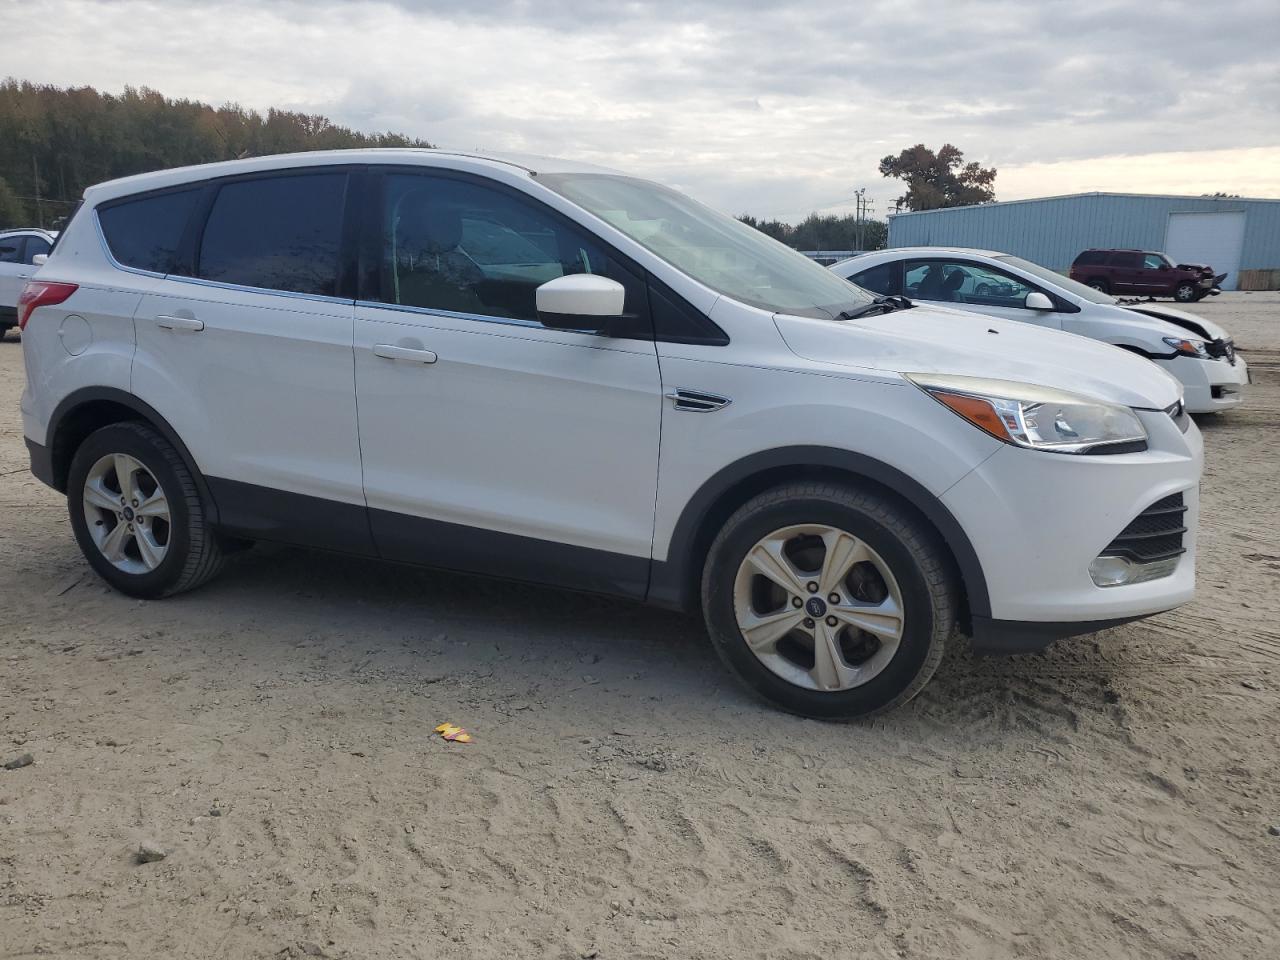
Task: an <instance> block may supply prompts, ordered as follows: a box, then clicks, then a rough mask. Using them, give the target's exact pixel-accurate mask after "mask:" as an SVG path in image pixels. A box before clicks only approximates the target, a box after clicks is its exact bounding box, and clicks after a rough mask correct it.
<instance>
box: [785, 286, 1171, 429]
mask: <svg viewBox="0 0 1280 960" xmlns="http://www.w3.org/2000/svg"><path fill="white" fill-rule="evenodd" d="M774 322H775V323H776V324H777V327H778V332H779V333H780V334H781V335H782V339H783V340H784V341H785V342H786V344H787V346H788V347H789V348H790V349H791V351H792V352H794V353H795V354H796V355H798V356H801V357H804V358H805V359H808V360H815V361H819V362H823V363H831V364H838V365H840V366H848V367H861V368H864V369H872V370H880V371H887V372H893V373H946V374H956V375H960V376H970V377H989V378H993V379H999V380H1014V381H1018V382H1021V383H1035V384H1040V385H1043V386H1049V387H1057V388H1059V389H1061V390H1069V391H1071V392H1073V393H1078V394H1083V395H1085V396H1090V397H1096V398H1099V399H1102V400H1107V401H1110V402H1113V403H1123V404H1125V405H1126V406H1130V407H1143V408H1147V409H1156V410H1159V409H1163V408H1165V407H1168V406H1170V405H1171V404H1173V403H1175V402H1176V401H1177V400H1178V398H1179V397H1180V396H1181V395H1182V387H1181V385H1180V384H1179V383H1178V381H1177V380H1175V379H1174V378H1173V377H1172V376H1170V375H1169V374H1167V373H1165V371H1163V370H1161V369H1160V367H1158V366H1157V365H1156V364H1154V363H1152V362H1151V361H1150V360H1146V359H1144V358H1142V357H1139V356H1137V355H1135V354H1132V353H1130V352H1128V351H1127V350H1121V349H1119V348H1118V347H1113V346H1110V345H1109V344H1105V343H1099V342H1098V341H1096V340H1089V339H1087V338H1085V337H1078V336H1076V335H1074V334H1070V333H1062V332H1059V331H1056V330H1045V329H1043V328H1041V327H1035V326H1031V325H1028V324H1026V323H1019V322H1016V321H1012V320H999V319H996V318H994V317H984V316H975V315H974V314H972V313H964V312H961V311H958V310H949V309H947V308H944V307H924V306H917V307H914V308H912V309H910V310H898V311H895V312H893V313H889V314H885V315H882V316H873V317H866V318H862V319H858V320H844V321H838V320H814V319H810V318H807V317H795V316H789V315H785V314H778V315H776V316H775V317H774Z"/></svg>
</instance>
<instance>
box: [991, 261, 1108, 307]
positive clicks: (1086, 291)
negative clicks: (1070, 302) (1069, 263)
mask: <svg viewBox="0 0 1280 960" xmlns="http://www.w3.org/2000/svg"><path fill="white" fill-rule="evenodd" d="M996 259H997V260H1003V261H1004V262H1005V263H1007V264H1009V265H1011V266H1014V267H1017V268H1018V269H1019V270H1024V271H1026V272H1027V273H1029V274H1031V275H1032V276H1033V277H1039V278H1040V279H1041V280H1044V281H1046V282H1048V283H1052V284H1053V285H1054V286H1055V287H1057V288H1058V289H1060V290H1065V291H1067V293H1070V294H1073V295H1075V296H1077V297H1079V298H1080V299H1081V300H1088V301H1089V302H1090V303H1106V304H1114V303H1118V302H1119V301H1118V300H1116V298H1115V297H1113V296H1111V295H1110V294H1106V293H1103V292H1102V291H1101V290H1095V289H1093V287H1086V286H1085V285H1084V284H1083V283H1078V282H1077V281H1075V280H1072V279H1071V278H1070V277H1064V276H1063V275H1062V274H1060V273H1058V272H1057V271H1056V270H1050V269H1049V268H1048V267H1042V266H1040V264H1038V263H1032V262H1031V261H1030V260H1023V259H1022V258H1021V257H1008V256H1003V257H996Z"/></svg>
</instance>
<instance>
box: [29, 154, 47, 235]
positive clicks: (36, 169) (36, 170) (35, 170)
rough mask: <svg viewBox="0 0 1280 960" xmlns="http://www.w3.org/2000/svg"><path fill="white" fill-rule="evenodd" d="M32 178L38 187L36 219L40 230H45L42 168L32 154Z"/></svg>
mask: <svg viewBox="0 0 1280 960" xmlns="http://www.w3.org/2000/svg"><path fill="white" fill-rule="evenodd" d="M31 178H32V181H33V182H34V183H35V185H36V219H37V220H38V221H39V222H40V229H41V230H43V229H44V211H43V210H41V209H40V166H39V164H37V163H36V155H35V154H34V153H32V154H31Z"/></svg>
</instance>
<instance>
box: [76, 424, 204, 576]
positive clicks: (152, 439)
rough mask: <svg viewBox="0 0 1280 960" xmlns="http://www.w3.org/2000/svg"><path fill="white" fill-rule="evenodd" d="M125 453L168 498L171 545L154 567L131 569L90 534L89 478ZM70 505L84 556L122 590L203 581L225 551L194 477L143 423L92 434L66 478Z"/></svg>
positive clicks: (156, 433) (82, 445)
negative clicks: (115, 560)
mask: <svg viewBox="0 0 1280 960" xmlns="http://www.w3.org/2000/svg"><path fill="white" fill-rule="evenodd" d="M116 453H122V454H127V455H129V456H131V457H133V458H134V459H136V460H138V461H139V462H141V463H142V464H143V465H144V466H145V467H146V469H147V470H149V471H150V472H151V474H152V476H153V477H155V479H156V480H157V481H158V482H159V484H160V486H161V487H162V488H163V490H164V494H165V498H166V499H167V500H168V503H169V516H170V522H169V526H168V549H167V552H166V553H165V556H164V558H163V560H161V561H160V563H159V565H158V566H156V568H155V569H154V570H150V571H148V572H145V573H129V572H126V571H124V570H121V569H119V568H118V567H116V566H115V565H113V564H112V563H111V561H109V560H108V559H107V558H106V557H105V556H103V554H102V551H101V550H100V549H99V548H98V546H97V544H96V543H95V542H94V540H93V538H92V536H91V535H90V533H89V528H88V524H89V521H88V519H87V518H86V516H85V510H84V506H83V497H84V485H85V480H86V478H87V476H88V474H89V471H90V469H91V468H92V467H93V465H94V464H95V463H96V462H97V461H98V460H99V459H100V458H102V457H104V456H107V455H110V454H116ZM67 509H68V512H69V513H70V516H71V529H72V530H73V531H74V532H75V537H76V542H77V543H79V545H80V549H81V551H82V552H83V553H84V555H85V559H86V560H88V561H89V565H90V566H91V567H93V569H94V570H95V571H96V572H97V574H98V575H99V576H100V577H102V579H104V580H106V581H107V583H109V584H111V585H112V586H113V587H115V588H116V589H117V590H119V591H120V592H121V593H125V594H128V595H129V596H131V597H141V598H143V599H147V600H155V599H158V598H160V597H167V596H171V595H173V594H175V593H181V592H182V591H184V590H191V589H194V588H195V587H198V586H200V585H201V584H203V583H204V582H205V581H206V580H209V579H210V578H212V577H213V576H215V575H216V574H217V573H218V571H219V570H221V569H222V563H223V551H222V548H221V544H220V542H219V539H218V535H217V533H216V532H215V531H214V530H213V529H212V528H211V527H210V525H209V523H208V520H207V519H206V517H207V511H206V510H205V505H204V503H203V502H202V501H201V499H200V492H199V490H198V489H197V487H196V483H195V478H194V477H192V475H191V471H190V470H188V469H187V465H186V464H185V463H184V462H183V460H182V457H181V456H179V455H178V451H177V450H175V449H174V448H173V445H172V444H171V443H169V441H167V440H166V439H165V438H164V437H163V436H161V435H160V434H159V433H158V432H157V431H155V430H154V429H152V428H151V427H150V426H148V425H146V424H144V423H137V422H133V421H129V422H124V423H113V424H110V425H108V426H105V427H102V428H101V429H99V430H96V431H94V432H93V433H91V434H90V435H89V436H88V437H87V438H86V439H85V441H84V442H83V443H82V444H80V447H79V449H78V450H76V453H75V456H74V457H73V458H72V460H71V470H70V473H69V474H68V478H67Z"/></svg>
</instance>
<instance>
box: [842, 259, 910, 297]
mask: <svg viewBox="0 0 1280 960" xmlns="http://www.w3.org/2000/svg"><path fill="white" fill-rule="evenodd" d="M849 279H850V280H851V281H853V282H854V283H856V284H857V285H858V286H860V287H862V288H863V289H864V290H870V291H872V292H873V293H879V294H883V295H884V296H889V295H891V294H895V293H897V292H898V290H897V286H898V264H897V263H894V262H891V263H882V264H880V265H879V266H876V267H871V268H869V269H867V270H863V271H862V272H861V273H855V274H854V275H853V276H851V277H850V278H849Z"/></svg>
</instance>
